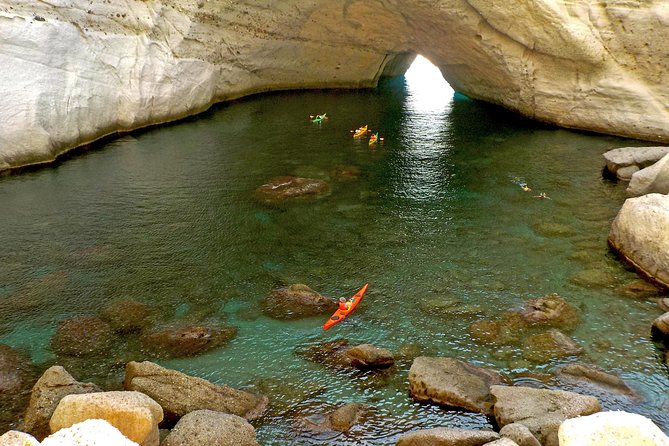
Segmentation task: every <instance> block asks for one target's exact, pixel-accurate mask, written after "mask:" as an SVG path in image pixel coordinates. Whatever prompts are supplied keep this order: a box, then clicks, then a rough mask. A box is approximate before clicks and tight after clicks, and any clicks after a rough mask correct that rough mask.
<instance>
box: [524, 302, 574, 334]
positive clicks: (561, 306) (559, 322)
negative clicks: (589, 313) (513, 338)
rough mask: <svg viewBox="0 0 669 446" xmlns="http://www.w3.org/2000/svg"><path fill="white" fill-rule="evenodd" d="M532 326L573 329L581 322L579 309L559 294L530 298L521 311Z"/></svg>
mask: <svg viewBox="0 0 669 446" xmlns="http://www.w3.org/2000/svg"><path fill="white" fill-rule="evenodd" d="M521 314H522V315H523V318H524V319H525V320H526V321H527V323H528V324H529V325H531V326H544V327H559V328H561V329H563V330H573V329H574V328H576V326H577V325H578V323H579V319H580V318H579V314H578V311H576V309H575V308H574V307H572V306H571V305H569V303H567V301H566V300H565V299H564V298H562V297H560V296H558V295H557V294H550V295H548V296H544V297H541V298H539V299H530V300H528V301H527V302H525V304H524V308H523V310H522V312H521Z"/></svg>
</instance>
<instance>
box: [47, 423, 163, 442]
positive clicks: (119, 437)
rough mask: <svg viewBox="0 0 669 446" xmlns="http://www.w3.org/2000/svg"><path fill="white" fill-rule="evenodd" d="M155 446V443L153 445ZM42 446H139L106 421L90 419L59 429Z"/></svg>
mask: <svg viewBox="0 0 669 446" xmlns="http://www.w3.org/2000/svg"><path fill="white" fill-rule="evenodd" d="M155 444H157V443H155ZM41 445H42V446H74V445H76V446H101V445H105V446H106V445H109V446H141V445H139V444H138V443H136V442H134V441H132V440H130V439H129V438H127V437H126V436H125V435H123V433H121V431H119V430H118V429H117V428H116V427H114V426H113V425H112V424H111V423H109V422H108V421H106V420H100V419H90V420H85V421H82V422H80V423H77V424H74V425H72V426H69V427H66V428H63V429H60V430H59V431H58V432H55V433H53V434H51V435H49V436H48V437H46V438H45V439H44V441H42V443H41Z"/></svg>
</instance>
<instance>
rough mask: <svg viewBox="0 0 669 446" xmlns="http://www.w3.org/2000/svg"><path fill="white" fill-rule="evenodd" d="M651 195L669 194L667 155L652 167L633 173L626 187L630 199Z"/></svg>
mask: <svg viewBox="0 0 669 446" xmlns="http://www.w3.org/2000/svg"><path fill="white" fill-rule="evenodd" d="M652 193H658V194H669V154H668V155H665V156H664V158H662V159H661V160H660V161H658V162H656V163H655V164H653V165H652V166H649V167H646V168H645V169H641V170H639V171H638V172H635V173H634V174H633V175H632V179H631V180H630V184H629V186H627V195H628V196H630V197H638V196H640V195H646V194H652Z"/></svg>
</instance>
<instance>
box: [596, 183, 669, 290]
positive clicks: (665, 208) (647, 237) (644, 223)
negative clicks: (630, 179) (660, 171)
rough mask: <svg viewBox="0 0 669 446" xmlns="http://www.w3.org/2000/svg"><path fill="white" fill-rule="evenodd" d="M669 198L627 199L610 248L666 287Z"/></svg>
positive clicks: (611, 234)
mask: <svg viewBox="0 0 669 446" xmlns="http://www.w3.org/2000/svg"><path fill="white" fill-rule="evenodd" d="M667 228H669V195H660V194H649V195H644V196H642V197H638V198H628V199H627V200H625V204H623V207H622V208H621V209H620V211H619V212H618V215H617V216H616V218H615V220H614V221H613V224H612V225H611V231H610V232H609V239H608V240H609V245H611V247H612V248H613V249H615V250H616V251H617V252H618V253H619V254H620V256H621V257H622V258H623V259H624V260H626V261H627V262H629V263H630V264H632V265H633V266H634V267H635V268H636V269H637V270H638V271H640V272H641V273H642V274H644V275H646V276H647V277H649V278H651V279H652V280H654V281H655V282H657V283H659V284H661V285H662V286H664V287H665V288H669V230H667Z"/></svg>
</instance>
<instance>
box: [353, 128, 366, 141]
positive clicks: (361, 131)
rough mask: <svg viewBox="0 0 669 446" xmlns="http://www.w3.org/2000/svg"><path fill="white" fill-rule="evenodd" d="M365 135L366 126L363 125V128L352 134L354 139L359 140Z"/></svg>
mask: <svg viewBox="0 0 669 446" xmlns="http://www.w3.org/2000/svg"><path fill="white" fill-rule="evenodd" d="M366 134H367V126H366V125H365V126H364V127H360V128H359V129H357V130H356V131H355V132H354V133H353V137H354V138H360V137H361V136H364V135H366Z"/></svg>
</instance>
